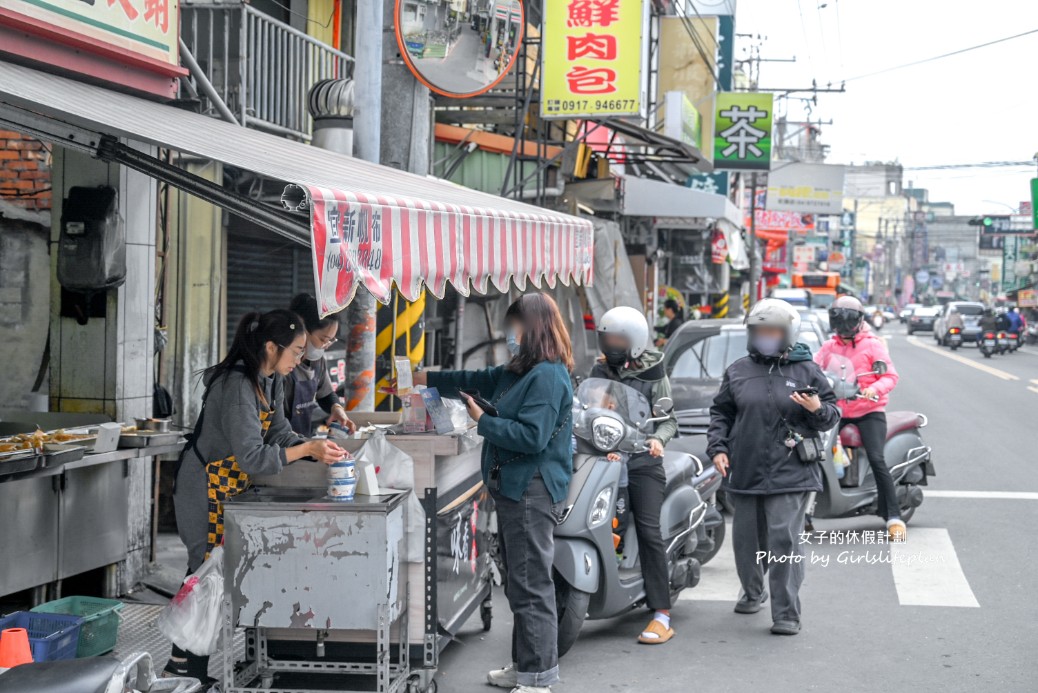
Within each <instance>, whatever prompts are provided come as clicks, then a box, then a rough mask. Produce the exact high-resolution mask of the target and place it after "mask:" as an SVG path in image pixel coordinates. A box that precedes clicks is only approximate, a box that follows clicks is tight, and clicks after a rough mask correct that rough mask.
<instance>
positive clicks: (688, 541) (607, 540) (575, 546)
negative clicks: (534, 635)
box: [553, 378, 723, 657]
mask: <svg viewBox="0 0 1038 693" xmlns="http://www.w3.org/2000/svg"><path fill="white" fill-rule="evenodd" d="M672 407H673V403H672V402H671V401H670V400H669V398H663V399H661V400H660V401H659V402H657V405H656V410H655V411H650V407H649V402H648V400H647V399H646V398H645V396H644V395H642V394H641V393H640V392H638V391H637V390H635V389H634V388H632V387H629V386H627V385H624V384H622V383H618V382H616V381H612V380H606V379H602V378H589V379H587V380H584V381H583V382H582V383H581V384H580V386H579V387H578V388H577V391H576V393H575V395H574V405H573V434H574V438H575V439H576V445H577V448H576V452H575V454H574V456H573V477H572V479H571V481H570V486H569V496H568V497H567V499H566V501H565V504H564V506H563V512H562V515H561V519H560V521H559V525H558V526H557V527H556V528H555V561H554V571H553V572H554V580H555V600H556V606H557V610H558V619H559V642H558V647H559V656H560V657H561V656H562V655H563V654H565V653H566V652H568V651H569V649H570V648H571V647H572V646H573V644H574V643H575V642H576V640H577V637H578V636H579V634H580V629H581V627H582V626H583V624H584V621H585V620H586V619H604V618H612V617H614V616H619V615H620V614H623V613H625V612H627V611H629V610H631V609H633V608H635V607H637V606H639V605H641V604H643V603H644V602H645V581H644V579H643V578H642V571H641V566H640V564H639V561H638V538H637V535H636V533H635V528H634V522H631V524H630V526H629V527H628V529H627V532H626V534H625V536H624V549H623V555H622V556H618V555H617V552H616V547H615V544H614V543H613V524H612V521H613V518H614V517H615V515H616V499H617V490H618V484H619V482H620V476H621V472H622V470H623V464H624V462H611V461H609V460H608V459H606V455H607V454H608V453H610V452H616V451H618V452H622V453H628V454H635V453H640V452H644V451H646V450H648V436H649V434H650V433H651V428H652V424H653V423H657V422H659V421H664V420H666V419H667V418H669V412H670V409H671V408H672ZM653 415H655V416H653ZM662 464H663V467H664V470H665V472H666V477H667V482H666V490H665V495H664V499H663V504H662V505H661V507H660V527H661V530H662V533H663V544H664V547H665V548H666V551H667V568H668V572H669V579H670V589H671V594H672V597H676V596H677V595H678V594H679V593H680V592H681V591H682V590H683V589H685V588H686V587H694V586H695V585H696V584H697V583H698V582H699V574H700V561H699V559H698V558H696V552H697V549H699V546H700V544H699V542H700V536H701V534H704V533H705V530H704V531H703V532H701V531H700V530H702V529H703V523H704V521H705V520H706V518H707V516H708V515H709V514H710V512H711V510H712V511H713V513H716V514H717V518H718V519H720V514H719V513H717V510H716V508H712V506H710V505H709V504H708V503H707V502H706V501H704V500H703V497H702V496H701V495H700V493H699V491H697V484H698V485H700V486H701V487H703V488H705V489H706V488H711V484H712V481H710V478H712V475H708V476H704V475H706V474H707V470H706V469H705V468H704V466H703V464H702V462H701V461H700V460H699V459H698V458H696V457H695V456H693V455H689V454H687V453H666V454H665V455H664V458H663V462H662ZM712 466H713V465H711V468H712ZM712 488H713V492H714V493H716V486H713V487H712ZM722 524H723V522H722ZM709 548H710V550H711V551H712V552H713V553H716V548H715V547H714V546H710V547H709ZM717 548H719V547H717Z"/></svg>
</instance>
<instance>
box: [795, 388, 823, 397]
mask: <svg viewBox="0 0 1038 693" xmlns="http://www.w3.org/2000/svg"><path fill="white" fill-rule="evenodd" d="M793 394H794V395H803V396H804V397H813V396H814V395H817V394H818V388H817V387H798V388H797V389H795V390H793Z"/></svg>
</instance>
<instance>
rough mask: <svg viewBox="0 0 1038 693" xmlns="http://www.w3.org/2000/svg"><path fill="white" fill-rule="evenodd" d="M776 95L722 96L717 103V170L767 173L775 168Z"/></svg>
mask: <svg viewBox="0 0 1038 693" xmlns="http://www.w3.org/2000/svg"><path fill="white" fill-rule="evenodd" d="M773 107H774V95H773V94H770V93H761V92H722V93H720V94H718V95H717V99H716V100H715V102H714V169H715V170H729V171H767V170H769V169H770V168H771V126H772V116H773Z"/></svg>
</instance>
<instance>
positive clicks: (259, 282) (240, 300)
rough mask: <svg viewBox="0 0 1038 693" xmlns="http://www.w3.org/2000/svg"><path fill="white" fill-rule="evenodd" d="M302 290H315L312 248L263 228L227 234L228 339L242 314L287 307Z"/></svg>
mask: <svg viewBox="0 0 1038 693" xmlns="http://www.w3.org/2000/svg"><path fill="white" fill-rule="evenodd" d="M301 291H307V292H309V293H311V294H312V293H313V292H314V270H313V256H312V255H311V253H310V249H309V248H304V247H303V246H301V245H299V244H298V243H293V242H292V241H289V240H287V239H284V238H280V237H278V236H272V235H270V234H269V233H263V232H262V231H260V232H257V233H250V232H243V231H234V230H229V231H228V234H227V341H228V344H229V343H230V341H231V340H232V339H233V338H234V330H235V329H236V328H237V327H238V321H239V320H241V316H242V315H244V314H245V313H247V312H249V311H252V310H259V311H268V310H273V309H274V308H287V307H288V304H289V302H290V301H291V300H292V297H293V296H295V295H296V294H298V293H300V292H301Z"/></svg>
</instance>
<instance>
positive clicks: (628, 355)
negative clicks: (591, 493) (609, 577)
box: [591, 306, 678, 645]
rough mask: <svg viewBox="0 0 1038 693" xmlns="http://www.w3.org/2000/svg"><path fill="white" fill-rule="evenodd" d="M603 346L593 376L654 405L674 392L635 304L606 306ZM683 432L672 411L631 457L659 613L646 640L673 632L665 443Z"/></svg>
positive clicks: (654, 641)
mask: <svg viewBox="0 0 1038 693" xmlns="http://www.w3.org/2000/svg"><path fill="white" fill-rule="evenodd" d="M598 345H599V348H600V349H601V350H602V354H603V358H602V360H601V361H599V362H598V363H597V364H595V367H594V368H592V369H591V377H592V378H606V379H608V380H616V381H618V382H621V383H623V384H624V385H628V386H630V387H632V388H634V389H635V390H637V391H638V392H640V393H642V394H643V395H645V399H647V400H648V401H649V404H650V406H655V404H656V401H657V400H659V399H660V398H662V397H670V380H669V379H668V378H667V371H666V370H665V368H664V365H663V354H662V353H660V352H659V351H656V350H655V349H651V348H649V323H648V322H646V320H645V315H643V314H642V313H641V312H640V311H638V310H635V309H634V308H629V307H627V306H620V307H618V308H613V309H611V310H609V311H606V314H605V315H603V316H602V320H601V321H599V324H598ZM677 432H678V422H677V420H676V419H674V417H673V416H670V417H669V418H668V419H667V420H666V421H661V422H658V423H657V424H655V427H654V430H653V432H652V434H651V435H650V436H649V449H648V451H647V452H644V453H641V454H637V455H633V456H632V457H631V458H630V459H629V460H628V461H627V498H628V501H629V502H630V508H631V510H630V514H631V516H632V517H633V519H634V529H635V532H636V533H637V536H638V560H639V562H640V563H641V567H642V575H643V576H644V578H645V603H646V605H647V606H648V607H649V608H650V609H652V610H653V611H654V612H655V613H654V614H653V618H652V621H650V622H649V625H648V626H646V628H645V630H644V631H642V633H641V635H640V636H638V642H640V643H642V644H644V645H660V644H663V643H665V642H667V641H668V640H670V639H671V638H673V637H674V629H673V628H671V627H670V607H671V603H670V573H669V572H668V570H667V549H666V547H665V546H664V545H663V532H662V530H661V528H660V507H661V506H662V505H663V496H664V491H665V490H666V486H667V474H666V472H665V471H664V469H663V447H664V446H665V445H666V444H667V443H668V442H670V439H671V438H673V437H674V435H675V434H676V433H677Z"/></svg>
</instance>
